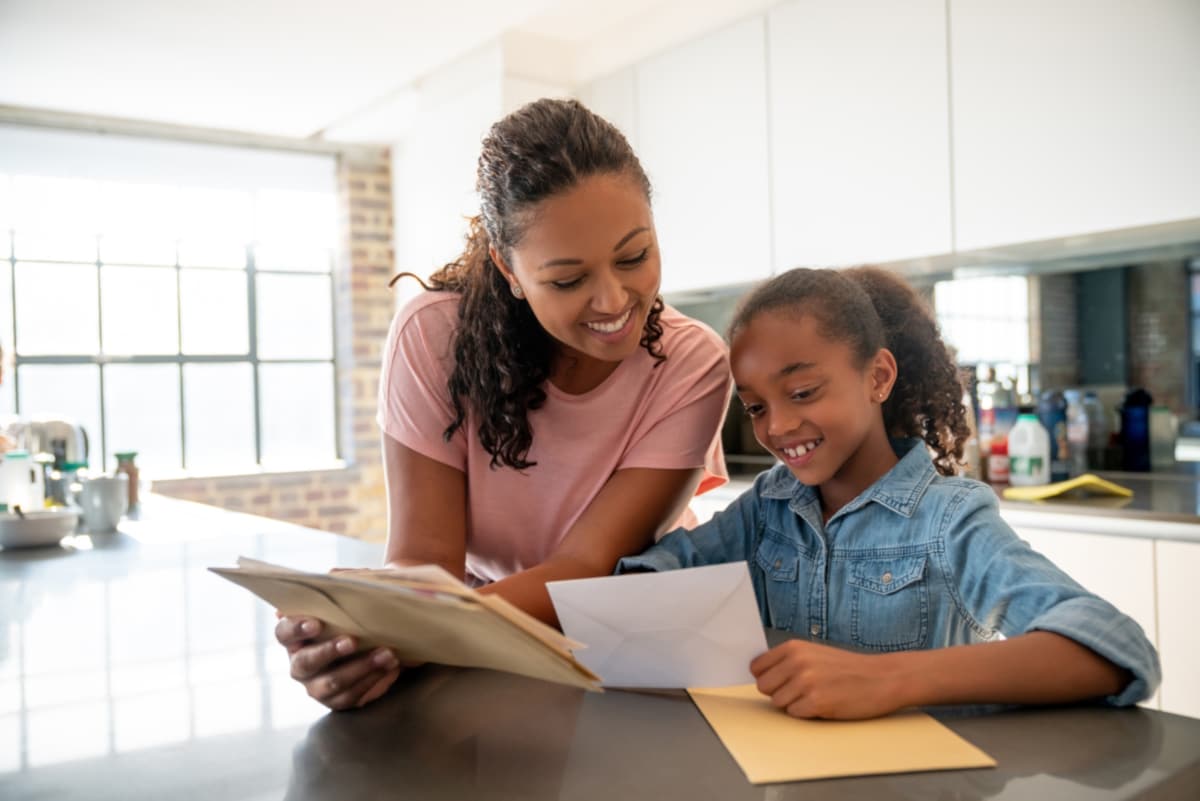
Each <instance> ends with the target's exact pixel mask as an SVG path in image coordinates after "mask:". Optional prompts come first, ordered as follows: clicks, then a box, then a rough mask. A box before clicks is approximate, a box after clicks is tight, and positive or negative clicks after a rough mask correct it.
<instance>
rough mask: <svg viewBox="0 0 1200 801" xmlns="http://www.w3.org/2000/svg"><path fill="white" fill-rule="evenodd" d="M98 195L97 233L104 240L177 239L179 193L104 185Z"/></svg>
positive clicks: (143, 186) (148, 187)
mask: <svg viewBox="0 0 1200 801" xmlns="http://www.w3.org/2000/svg"><path fill="white" fill-rule="evenodd" d="M97 194H98V197H99V206H100V208H99V216H100V225H99V231H100V233H102V234H104V235H105V236H120V237H121V238H126V237H131V236H136V237H146V236H158V237H162V238H164V239H167V240H168V241H173V240H174V239H176V238H177V237H178V235H179V190H178V189H176V188H175V187H173V186H167V185H163V184H133V183H123V182H118V181H105V182H103V183H101V184H100V185H99V187H98V189H97ZM153 263H158V262H157V261H156V262H153ZM171 263H174V259H172V262H171Z"/></svg>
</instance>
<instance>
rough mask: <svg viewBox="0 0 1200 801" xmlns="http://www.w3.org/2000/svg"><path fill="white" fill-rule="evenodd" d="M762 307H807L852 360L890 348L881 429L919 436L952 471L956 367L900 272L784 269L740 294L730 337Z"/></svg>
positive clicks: (957, 447)
mask: <svg viewBox="0 0 1200 801" xmlns="http://www.w3.org/2000/svg"><path fill="white" fill-rule="evenodd" d="M767 311H786V312H789V313H794V314H811V315H813V317H814V318H815V319H816V320H817V324H818V326H819V327H820V330H821V333H822V334H823V335H824V336H826V337H828V338H830V339H832V340H836V341H841V342H846V343H848V344H849V345H850V346H851V347H852V348H853V350H854V353H855V355H856V357H857V358H858V359H859V364H860V365H865V364H866V363H867V361H868V360H870V359H871V358H873V357H874V356H875V354H876V353H877V352H878V351H879V349H880V348H887V349H888V350H890V351H891V352H892V354H893V355H894V356H895V357H896V365H897V368H898V369H897V376H896V383H895V385H894V386H893V388H892V394H891V396H890V397H889V398H888V399H887V400H886V401H885V402H884V404H883V424H884V428H885V430H886V431H887V433H888V436H891V437H917V438H919V439H921V440H923V441H924V442H925V444H926V445H928V446H929V447H930V449H932V450H933V452H934V459H933V463H934V466H935V467H936V468H937V471H938V472H939V473H941V474H942V475H946V476H949V475H953V474H954V473H955V472H956V468H957V467H958V466H959V465H961V464H962V457H963V444H964V443H965V442H966V440H967V437H968V436H970V429H969V428H968V427H967V410H966V407H965V406H964V405H963V402H962V398H963V386H962V383H961V380H960V377H959V372H958V368H957V367H956V366H955V364H954V359H953V358H952V357H951V356H950V353H949V351H948V350H947V349H946V343H945V342H943V341H942V337H941V334H940V333H939V331H938V327H937V322H936V321H935V319H934V317H933V315H932V314H931V313H930V311H929V308H928V306H927V305H926V304H925V302H924V301H922V300H921V298H920V296H918V295H917V293H916V292H914V291H913V289H912V287H910V286H909V285H908V284H907V283H906V282H905V281H904V280H903V279H902V278H900V277H899V276H897V275H895V274H893V273H890V272H887V271H886V270H882V269H880V268H878V267H855V268H852V269H848V270H813V269H803V268H801V269H795V270H789V271H788V272H786V273H783V274H782V275H778V276H776V277H775V278H772V279H770V280H768V281H766V282H765V283H763V284H762V285H760V286H759V287H757V288H756V289H755V290H754V291H753V292H751V293H750V295H748V296H747V297H746V299H745V300H744V301H743V302H742V304H741V305H740V306H739V308H738V311H737V313H736V314H735V315H734V319H733V322H732V324H731V325H730V327H729V335H730V338H732V337H733V336H734V335H735V334H737V332H738V331H740V330H741V329H743V328H745V327H746V326H747V325H748V324H749V323H750V321H751V320H753V319H754V318H755V317H757V316H758V315H760V314H762V313H763V312H767Z"/></svg>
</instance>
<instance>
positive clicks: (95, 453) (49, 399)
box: [17, 364, 101, 468]
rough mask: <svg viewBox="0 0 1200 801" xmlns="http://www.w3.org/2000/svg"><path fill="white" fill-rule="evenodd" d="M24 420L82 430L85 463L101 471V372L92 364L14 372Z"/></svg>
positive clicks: (32, 366)
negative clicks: (52, 420) (67, 423)
mask: <svg viewBox="0 0 1200 801" xmlns="http://www.w3.org/2000/svg"><path fill="white" fill-rule="evenodd" d="M17 378H18V383H19V384H20V392H19V393H18V399H19V400H20V402H21V415H22V416H23V417H56V418H62V419H64V420H71V421H73V422H76V423H79V424H80V425H82V426H83V429H84V431H86V432H87V435H88V459H89V461H90V463H91V465H92V467H97V468H98V467H100V466H101V464H100V459H101V456H100V454H101V443H100V368H99V367H97V366H96V365H94V364H63V365H58V364H25V365H21V366H20V367H19V368H17Z"/></svg>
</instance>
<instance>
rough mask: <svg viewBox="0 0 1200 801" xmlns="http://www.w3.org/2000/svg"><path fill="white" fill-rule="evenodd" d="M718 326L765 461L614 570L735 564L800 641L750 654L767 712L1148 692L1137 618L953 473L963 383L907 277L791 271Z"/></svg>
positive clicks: (1152, 680)
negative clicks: (743, 486) (732, 491)
mask: <svg viewBox="0 0 1200 801" xmlns="http://www.w3.org/2000/svg"><path fill="white" fill-rule="evenodd" d="M730 337H731V362H732V367H733V377H734V383H735V386H736V392H737V394H738V397H739V398H740V399H741V401H742V403H743V404H744V405H745V409H746V414H748V415H749V416H750V417H751V419H752V420H753V422H754V432H755V435H756V437H757V438H758V440H759V442H761V443H762V444H763V445H764V446H765V447H766V448H767V449H769V450H770V451H771V453H772V454H774V455H775V456H776V457H777V458H778V459H779V460H780V461H781V462H782V464H779V465H776V466H775V467H774V468H773V469H771V470H768V471H766V472H765V473H763V474H761V475H760V476H758V478H757V479H756V480H755V482H754V487H753V488H752V489H751V490H749V491H748V492H746V493H745V494H743V495H742V496H741V497H740V498H738V499H737V500H736V501H735V502H734V503H733V504H731V505H730V507H729V508H728V509H726V510H725V511H724V512H722V513H720V514H718V515H717V516H716V517H714V518H713V520H712V521H710V522H709V523H707V524H705V525H703V526H701V527H699V528H697V529H695V530H693V531H686V530H682V529H681V530H676V531H673V532H671V533H670V534H668V535H667V536H666V537H664V538H663V539H662V540H661V541H660V542H659V543H658V544H657V545H655V546H654V547H652V548H650V549H649V550H647V551H646V552H644V553H643V554H641V555H640V556H636V557H628V558H625V559H622V560H621V562H620V563H619V565H618V572H630V571H637V570H670V569H673V568H681V567H693V566H698V565H705V564H713V563H718V562H730V561H737V560H743V559H744V560H746V561H747V562H748V563H749V566H750V573H751V575H752V577H753V581H754V588H755V593H756V595H757V597H758V603H759V608H760V611H761V614H762V619H763V623H764V624H765V625H767V626H771V627H774V628H780V629H790V630H791V631H794V632H798V633H801V634H804V635H807V637H808V641H804V640H792V641H790V642H787V643H785V644H783V645H780V646H778V647H776V648H773V649H771V650H769V651H767V652H766V653H765V654H763V655H762V656H760V657H758V658H757V659H755V660H754V661H753V662H752V663H751V665H750V670H751V672H752V673H753V675H754V676H755V678H756V679H757V684H758V689H759V690H760V691H761V692H763V693H764V694H766V695H768V696H770V697H771V700H772V702H773V703H774V704H775V705H776V706H778V707H780V708H783V709H786V710H787V712H788V713H789V714H792V715H795V716H797V717H820V718H867V717H874V716H878V715H885V714H888V713H889V712H892V711H895V710H897V709H900V708H903V707H909V706H924V705H932V704H957V703H1018V704H1038V703H1057V702H1066V701H1074V700H1081V699H1090V698H1106V699H1107V701H1108V702H1109V703H1111V704H1114V705H1127V704H1133V703H1136V702H1137V701H1140V700H1142V699H1144V698H1146V697H1148V696H1149V695H1150V694H1151V693H1153V691H1154V688H1155V686H1156V685H1157V684H1158V681H1159V678H1160V670H1159V665H1158V657H1157V654H1156V653H1155V651H1154V648H1153V647H1152V646H1151V645H1150V643H1149V642H1148V641H1147V640H1146V637H1145V635H1144V634H1143V633H1142V630H1141V629H1140V628H1139V627H1138V625H1137V624H1136V623H1134V622H1133V621H1132V620H1130V619H1129V618H1128V617H1126V616H1125V615H1123V614H1121V613H1120V612H1118V611H1117V610H1116V609H1114V608H1113V607H1112V606H1111V605H1110V604H1108V603H1106V602H1105V601H1103V600H1101V599H1100V598H1098V597H1096V596H1094V595H1092V594H1090V593H1088V592H1087V591H1085V590H1084V589H1083V588H1082V587H1080V586H1079V585H1078V584H1076V583H1075V582H1074V581H1072V580H1071V579H1070V578H1069V577H1068V576H1067V575H1065V574H1064V573H1063V572H1062V571H1060V570H1059V569H1058V568H1056V567H1055V566H1054V565H1053V564H1052V563H1051V562H1049V561H1048V560H1047V559H1045V558H1044V557H1042V556H1041V555H1039V554H1038V553H1036V552H1034V551H1033V550H1031V549H1030V548H1029V547H1028V546H1027V545H1026V544H1025V543H1024V542H1022V541H1021V540H1019V539H1018V538H1017V537H1016V535H1015V534H1014V533H1013V531H1012V530H1011V529H1010V528H1009V527H1008V525H1007V524H1006V523H1005V522H1004V521H1003V520H1002V519H1001V518H1000V515H999V512H998V507H997V503H996V497H995V494H994V493H993V491H992V490H991V488H989V487H988V486H987V485H985V484H982V483H980V482H978V481H972V480H970V479H966V478H958V477H955V475H954V468H955V465H956V463H957V462H958V461H959V460H960V459H961V456H962V446H963V441H964V440H965V438H966V434H967V426H966V421H965V412H964V409H963V406H962V403H961V399H962V389H961V386H960V384H959V381H958V377H957V372H956V370H955V366H954V364H953V362H952V361H951V360H950V358H949V356H948V354H947V351H946V347H945V345H944V343H943V342H942V340H941V338H940V336H939V334H938V331H937V325H936V323H935V322H934V320H933V318H932V317H931V316H930V314H929V313H928V311H927V310H926V308H925V307H924V305H923V304H922V302H921V301H920V299H919V298H918V297H917V295H916V294H915V293H914V292H913V291H912V290H911V289H910V288H909V287H908V286H907V284H905V283H904V282H903V281H902V280H900V279H899V278H896V277H894V276H892V275H891V274H889V273H887V272H884V271H882V270H878V269H872V268H858V269H853V270H842V271H833V270H804V269H801V270H792V271H791V272H788V273H785V274H783V275H780V276H778V277H776V278H774V279H772V280H770V281H768V282H766V283H765V284H763V285H762V286H760V287H759V288H757V289H756V290H755V291H754V292H753V293H751V294H750V295H749V296H748V297H747V298H746V299H745V300H744V301H743V303H742V305H741V307H740V309H739V311H738V313H737V314H736V316H735V318H734V321H733V324H732V326H731V328H730ZM931 452H932V455H931ZM826 641H828V642H830V643H838V644H839V645H843V646H849V647H848V648H844V647H842V648H834V647H831V646H828V645H824V644H822V643H823V642H826Z"/></svg>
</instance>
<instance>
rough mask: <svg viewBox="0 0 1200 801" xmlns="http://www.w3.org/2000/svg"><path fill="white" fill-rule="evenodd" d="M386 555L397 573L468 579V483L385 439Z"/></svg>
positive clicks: (463, 476)
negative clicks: (434, 569) (433, 570)
mask: <svg viewBox="0 0 1200 801" xmlns="http://www.w3.org/2000/svg"><path fill="white" fill-rule="evenodd" d="M383 476H384V483H385V484H386V485H387V531H388V534H387V549H386V551H385V552H384V561H385V562H386V563H387V564H388V565H390V566H393V567H403V566H406V565H426V564H432V565H440V566H441V567H443V568H445V569H446V570H447V571H449V572H450V573H451V574H452V575H454V576H457V577H458V578H460V579H461V578H463V576H464V573H465V572H466V561H467V477H466V474H465V473H463V472H462V471H461V470H458V469H456V468H454V467H450V466H449V465H446V464H443V463H441V462H439V461H437V460H436V459H430V458H429V457H428V456H423V455H422V454H420V453H417V452H416V451H414V450H413V449H411V448H408V447H405V446H404V445H401V444H400V443H399V442H397V441H396V440H395V439H393V438H392V437H390V436H388V435H387V434H384V435H383Z"/></svg>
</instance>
